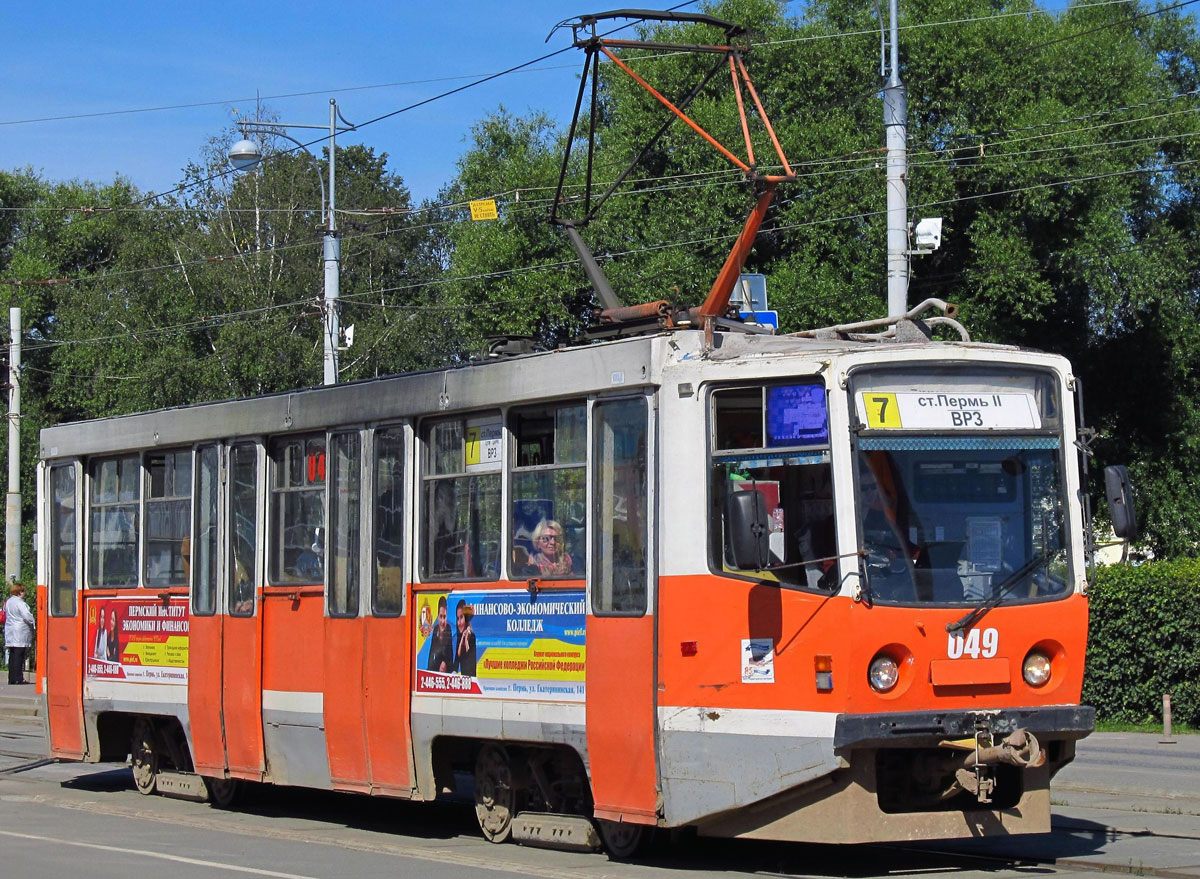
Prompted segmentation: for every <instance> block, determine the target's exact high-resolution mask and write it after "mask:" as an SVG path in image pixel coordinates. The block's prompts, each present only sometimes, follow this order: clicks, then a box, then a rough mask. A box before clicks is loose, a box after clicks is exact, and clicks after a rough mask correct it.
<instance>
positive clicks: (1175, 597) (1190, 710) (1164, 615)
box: [1083, 559, 1200, 726]
mask: <svg viewBox="0 0 1200 879" xmlns="http://www.w3.org/2000/svg"><path fill="white" fill-rule="evenodd" d="M1089 596H1090V599H1091V624H1090V632H1089V642H1088V653H1087V667H1086V670H1085V672H1084V679H1083V701H1084V704H1086V705H1094V706H1095V707H1096V717H1097V719H1098V720H1106V721H1116V722H1122V723H1144V722H1147V721H1157V722H1161V721H1162V697H1163V693H1170V694H1171V705H1172V712H1173V714H1174V717H1175V720H1176V721H1178V722H1180V723H1187V724H1190V725H1192V726H1196V725H1200V559H1183V560H1179V561H1161V562H1146V563H1145V564H1142V565H1138V566H1136V567H1134V566H1132V565H1114V566H1112V567H1104V568H1100V569H1099V570H1098V571H1097V572H1096V583H1095V585H1094V586H1093V587H1092V590H1091V592H1090V593H1089Z"/></svg>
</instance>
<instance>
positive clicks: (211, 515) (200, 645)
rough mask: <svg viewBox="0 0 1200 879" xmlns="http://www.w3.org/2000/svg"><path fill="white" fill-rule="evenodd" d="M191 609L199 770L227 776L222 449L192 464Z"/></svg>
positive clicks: (209, 448)
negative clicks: (223, 698) (223, 688)
mask: <svg viewBox="0 0 1200 879" xmlns="http://www.w3.org/2000/svg"><path fill="white" fill-rule="evenodd" d="M192 473H193V474H194V479H195V484H194V485H193V486H192V497H193V498H195V503H194V507H193V516H194V521H193V522H192V534H193V535H194V536H193V540H192V566H191V567H192V582H191V608H190V614H189V621H188V718H189V721H190V726H191V733H192V759H193V762H194V763H195V767H196V771H197V772H199V773H200V774H201V775H209V776H212V777H214V778H223V777H224V776H225V734H224V731H223V730H222V725H221V632H222V621H223V620H224V617H223V616H222V614H221V613H220V612H219V610H220V608H219V607H218V595H219V593H220V584H221V573H220V572H221V533H222V522H221V520H222V516H221V501H222V497H223V496H224V495H223V492H222V491H221V447H220V446H218V445H215V444H214V445H206V446H201V447H199V448H198V449H197V450H196V461H195V466H194V467H193V468H192Z"/></svg>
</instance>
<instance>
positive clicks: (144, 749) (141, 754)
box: [129, 718, 158, 796]
mask: <svg viewBox="0 0 1200 879" xmlns="http://www.w3.org/2000/svg"><path fill="white" fill-rule="evenodd" d="M154 738H155V736H154V724H152V723H151V722H150V721H149V720H146V719H145V718H138V720H137V722H136V723H135V724H134V725H133V742H132V744H131V746H130V749H129V752H130V756H131V758H132V760H131V762H132V763H133V783H134V785H135V786H136V787H137V789H138V793H139V794H144V795H145V796H150V794H152V793H155V792H156V791H157V790H158V749H157V748H156V747H155V746H154Z"/></svg>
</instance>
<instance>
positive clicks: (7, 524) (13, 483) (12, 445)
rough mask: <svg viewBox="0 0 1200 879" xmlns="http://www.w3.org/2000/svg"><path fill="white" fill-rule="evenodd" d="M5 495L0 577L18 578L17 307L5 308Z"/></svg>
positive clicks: (19, 414)
mask: <svg viewBox="0 0 1200 879" xmlns="http://www.w3.org/2000/svg"><path fill="white" fill-rule="evenodd" d="M8 332H9V346H8V497H7V500H6V503H5V505H4V513H5V517H4V581H5V583H12V581H13V580H19V579H21V376H20V368H21V309H19V308H10V309H9V310H8Z"/></svg>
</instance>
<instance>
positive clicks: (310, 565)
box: [270, 436, 325, 585]
mask: <svg viewBox="0 0 1200 879" xmlns="http://www.w3.org/2000/svg"><path fill="white" fill-rule="evenodd" d="M271 461H272V462H273V464H274V471H275V481H274V484H273V485H272V486H271V507H272V509H271V566H270V576H271V582H272V583H278V584H281V585H290V584H293V583H324V582H325V437H324V436H310V437H287V438H284V439H277V440H274V441H273V442H272V443H271Z"/></svg>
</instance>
